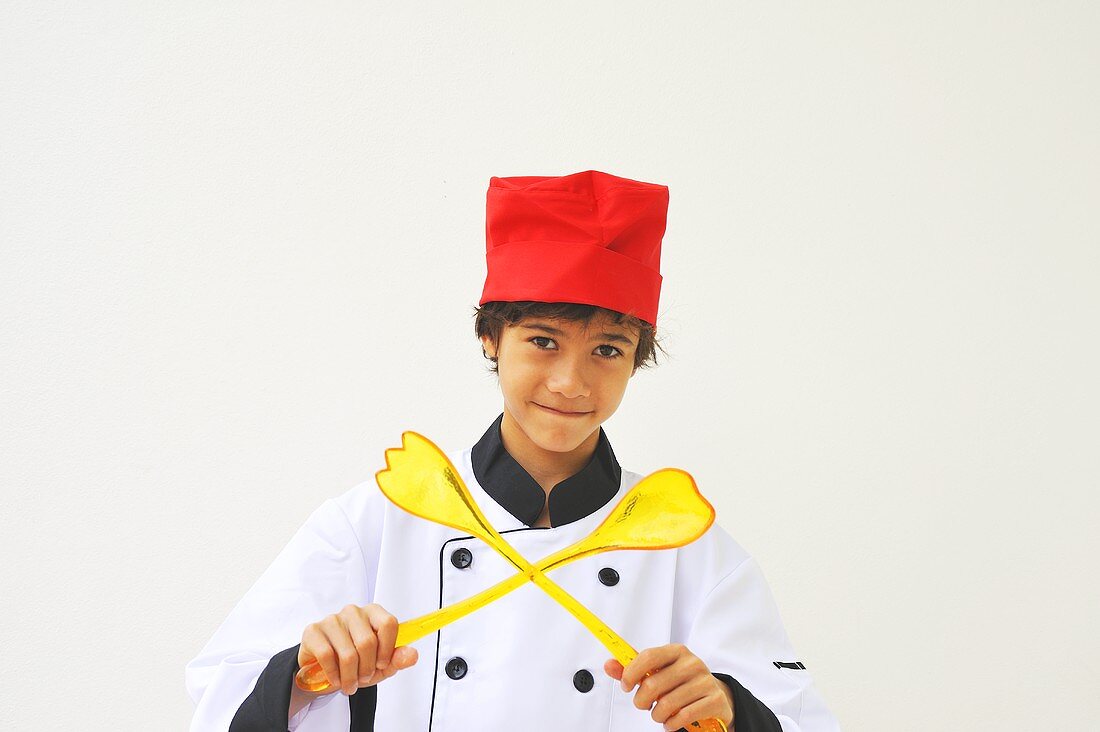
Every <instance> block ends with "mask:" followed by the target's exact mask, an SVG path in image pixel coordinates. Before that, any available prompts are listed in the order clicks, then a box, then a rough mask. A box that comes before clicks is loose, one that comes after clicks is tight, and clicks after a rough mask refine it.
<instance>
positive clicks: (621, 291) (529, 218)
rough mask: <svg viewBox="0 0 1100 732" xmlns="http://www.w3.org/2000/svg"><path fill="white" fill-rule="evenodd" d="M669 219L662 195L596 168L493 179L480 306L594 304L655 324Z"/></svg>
mask: <svg viewBox="0 0 1100 732" xmlns="http://www.w3.org/2000/svg"><path fill="white" fill-rule="evenodd" d="M667 215H668V187H667V186H663V185H660V184H657V183H643V182H641V181H636V180H630V179H629V178H620V177H618V176H614V175H609V174H608V173H601V172H599V171H596V170H586V171H584V172H581V173H573V174H572V175H563V176H520V177H511V178H499V177H493V178H491V179H490V180H489V192H488V195H487V197H486V206H485V257H486V264H487V266H488V273H487V275H486V277H485V288H484V290H483V291H482V294H481V301H480V304H482V305H484V304H485V303H487V302H492V301H505V302H519V301H527V300H532V301H536V302H569V303H580V304H584V305H598V306H600V307H604V308H607V309H609V310H615V311H618V312H620V313H625V314H627V315H634V316H636V317H638V318H641V319H642V320H644V321H646V322H647V323H650V324H654V325H655V324H656V322H657V303H658V301H659V299H660V295H661V239H662V237H663V236H664V233H665V222H666V218H667Z"/></svg>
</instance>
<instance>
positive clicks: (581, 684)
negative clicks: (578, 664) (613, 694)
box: [573, 668, 595, 694]
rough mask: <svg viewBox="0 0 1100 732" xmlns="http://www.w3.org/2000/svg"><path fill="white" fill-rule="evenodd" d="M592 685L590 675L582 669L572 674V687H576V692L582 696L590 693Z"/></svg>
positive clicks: (593, 682)
mask: <svg viewBox="0 0 1100 732" xmlns="http://www.w3.org/2000/svg"><path fill="white" fill-rule="evenodd" d="M594 684H595V681H593V680H592V674H591V673H589V672H588V671H585V670H584V669H583V668H582V669H581V670H580V671H578V672H577V673H575V674H573V686H575V687H577V691H579V692H580V693H582V694H587V693H588V692H590V691H592V686H593V685H594Z"/></svg>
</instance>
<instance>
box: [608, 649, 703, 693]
mask: <svg viewBox="0 0 1100 732" xmlns="http://www.w3.org/2000/svg"><path fill="white" fill-rule="evenodd" d="M684 652H687V649H686V648H685V647H684V646H682V645H680V644H678V643H674V644H671V645H667V646H657V647H656V648H647V649H645V650H644V651H642V652H641V653H639V654H638V656H637V658H635V659H634V660H633V661H631V662H630V663H629V664H627V667H626V668H625V669H623V676H622V687H623V691H630V690H631V689H633V688H634V687H635V686H637V685H638V683H639V682H640V681H641V680H642V679H643V678H644V677H645V675H646V674H649V673H653V672H654V671H657V670H659V669H662V668H664V667H665V666H667V665H669V664H670V663H672V662H673V661H675V660H676V659H677V658H678V657H679V656H680V655H681V654H682V653H684Z"/></svg>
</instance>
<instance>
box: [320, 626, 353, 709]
mask: <svg viewBox="0 0 1100 732" xmlns="http://www.w3.org/2000/svg"><path fill="white" fill-rule="evenodd" d="M321 630H322V631H323V632H324V634H325V637H327V638H328V642H329V643H330V644H331V645H332V648H333V650H334V651H336V663H337V664H338V665H339V667H340V671H339V678H340V690H341V691H343V692H344V693H345V694H347V695H348V696H351V695H352V694H354V693H355V690H356V689H358V688H359V651H358V650H357V649H356V648H355V644H354V643H353V642H352V640H351V634H350V633H348V629H347V627H346V626H345V625H344V623H343V622H342V619H341V617H340V616H339V615H330V616H328V617H327V618H325V619H324V620H323V621H321Z"/></svg>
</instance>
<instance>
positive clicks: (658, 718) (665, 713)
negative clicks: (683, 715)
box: [650, 677, 720, 729]
mask: <svg viewBox="0 0 1100 732" xmlns="http://www.w3.org/2000/svg"><path fill="white" fill-rule="evenodd" d="M717 693H720V692H718V690H717V689H716V688H715V686H714V685H713V684H712V683H710V681H708V680H707V679H704V678H701V677H692V678H689V679H687V680H686V681H685V682H684V683H682V684H680V685H679V686H676V687H674V688H672V689H669V690H668V691H667V692H665V693H663V694H661V695H660V698H659V699H657V703H656V704H655V705H654V706H653V709H652V710H651V711H650V716H651V717H652V718H653V721H654V722H665V721H667V720H668V719H669V718H670V717H673V716H675V715H676V714H677V713H679V711H680V710H681V709H685V708H687V707H688V706H690V705H692V704H694V703H695V702H697V701H699V700H701V699H706V698H707V696H708V695H713V694H717ZM688 721H689V722H690V721H693V720H688ZM673 729H679V727H674V728H673Z"/></svg>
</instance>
